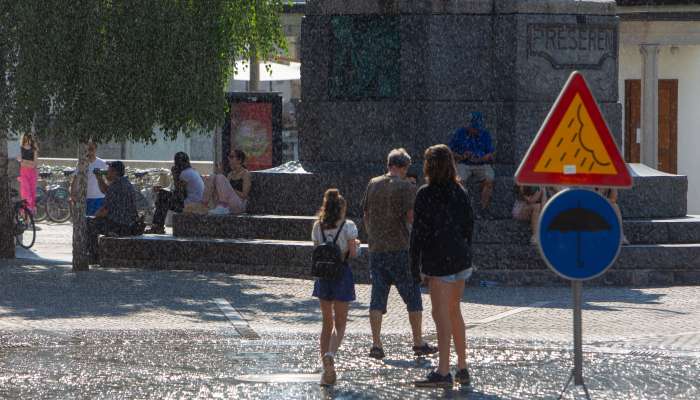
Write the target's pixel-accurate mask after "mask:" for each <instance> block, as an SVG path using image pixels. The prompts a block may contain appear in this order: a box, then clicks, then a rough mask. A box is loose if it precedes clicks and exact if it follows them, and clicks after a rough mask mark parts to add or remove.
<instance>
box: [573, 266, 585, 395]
mask: <svg viewBox="0 0 700 400" xmlns="http://www.w3.org/2000/svg"><path fill="white" fill-rule="evenodd" d="M582 286H583V284H582V283H581V281H579V280H574V281H572V282H571V288H572V289H573V290H572V293H573V297H574V298H573V300H574V385H576V386H581V385H583V384H584V383H583V333H582V326H583V323H582V321H581V287H582Z"/></svg>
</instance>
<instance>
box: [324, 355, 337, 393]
mask: <svg viewBox="0 0 700 400" xmlns="http://www.w3.org/2000/svg"><path fill="white" fill-rule="evenodd" d="M321 362H322V363H323V374H322V375H321V385H323V386H327V385H333V384H335V381H336V374H335V363H334V362H333V356H331V355H325V356H323V358H321Z"/></svg>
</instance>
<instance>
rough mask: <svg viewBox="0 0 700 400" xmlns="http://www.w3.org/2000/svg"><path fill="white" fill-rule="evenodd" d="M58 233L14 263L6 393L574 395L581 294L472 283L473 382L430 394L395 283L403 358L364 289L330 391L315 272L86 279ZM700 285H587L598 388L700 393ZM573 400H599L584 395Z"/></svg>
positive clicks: (121, 274)
mask: <svg viewBox="0 0 700 400" xmlns="http://www.w3.org/2000/svg"><path fill="white" fill-rule="evenodd" d="M64 228H65V229H69V227H68V228H66V227H65V226H64ZM51 232H52V231H51V228H48V226H46V227H45V228H44V229H43V230H42V231H41V232H39V234H40V236H39V238H40V242H39V243H38V244H37V248H36V250H37V251H36V256H34V259H32V260H26V259H25V260H16V261H12V262H2V263H3V264H4V265H2V266H0V398H3V399H4V398H67V397H69V398H241V399H247V398H251V399H253V398H265V399H278V398H339V399H340V398H342V399H346V398H353V399H354V398H363V399H364V398H435V397H445V398H469V399H501V398H503V399H522V398H542V399H547V398H557V397H558V395H559V392H560V391H561V389H562V388H563V386H564V383H565V382H566V379H567V377H568V372H569V369H570V366H571V352H570V347H571V335H572V333H571V323H572V322H571V310H570V291H569V290H568V289H567V288H502V287H489V288H482V287H476V288H469V289H468V290H467V291H466V292H465V295H464V301H463V303H462V304H463V313H464V316H465V319H466V320H467V321H468V324H469V327H468V329H467V336H468V340H469V347H470V352H469V362H470V364H471V367H470V368H471V370H472V374H473V376H474V386H473V389H472V390H471V391H465V390H461V389H458V388H455V390H454V391H437V390H416V389H415V388H413V386H412V385H411V382H412V381H413V380H414V379H418V378H421V377H422V376H424V375H425V374H426V373H427V371H428V370H429V369H430V368H431V367H432V366H433V365H435V363H436V362H437V359H436V358H435V357H429V358H427V359H415V358H414V357H412V354H410V352H409V351H408V350H409V345H410V334H409V332H410V329H409V325H408V322H407V320H406V313H405V311H404V310H405V309H404V306H403V305H402V303H401V300H400V298H399V297H398V295H397V294H396V292H395V291H392V294H391V297H390V303H389V314H388V315H387V316H386V318H385V323H384V333H385V335H386V339H385V346H386V351H387V359H386V360H384V361H382V362H380V361H375V360H372V359H369V358H367V357H366V356H365V354H366V352H367V351H368V347H369V345H370V343H371V339H370V338H371V336H370V330H369V322H368V318H367V309H368V305H369V293H370V291H369V287H368V286H367V285H358V286H357V296H358V301H357V302H355V303H354V304H353V305H352V308H351V312H350V321H349V326H348V329H347V331H348V338H347V340H346V342H345V343H344V345H343V347H342V348H341V351H340V353H339V355H338V370H339V377H340V381H339V384H338V385H336V387H335V388H332V389H330V390H324V389H321V388H319V386H318V385H317V381H318V378H319V375H318V373H319V370H318V361H317V355H316V351H317V350H316V346H317V340H318V330H319V328H320V314H319V310H318V305H317V301H316V300H315V299H313V298H312V297H311V296H310V293H311V290H312V282H311V281H305V280H295V279H282V278H267V277H253V276H243V275H226V274H217V273H201V272H193V271H144V270H132V269H125V270H110V269H102V268H95V269H93V270H91V271H89V272H82V273H73V272H72V271H71V270H70V267H69V266H68V265H66V263H65V262H61V261H60V260H56V261H53V262H47V259H54V260H55V259H56V254H59V253H60V252H59V251H56V250H55V249H54V250H53V251H52V252H50V251H48V250H50V249H51V248H52V246H54V247H56V246H58V245H57V244H55V243H54V244H53V245H52V244H51V242H49V244H46V243H42V240H45V238H51V237H52V235H55V237H56V240H57V241H58V242H60V241H61V240H59V239H58V237H61V234H59V233H56V232H53V233H51ZM62 237H64V238H65V236H62ZM52 240H53V239H52ZM63 240H65V239H63ZM47 241H48V240H47ZM42 246H45V247H42ZM64 246H65V244H64ZM47 249H48V250H47ZM59 250H60V249H59ZM64 254H68V252H66V253H64ZM38 258H42V259H43V260H40V259H38ZM699 294H700V288H697V287H672V288H645V289H635V288H595V287H585V289H584V301H585V305H584V314H583V320H584V352H585V354H584V368H585V369H584V372H585V376H586V377H587V383H588V387H589V389H590V391H591V396H592V398H594V399H630V398H635V399H693V398H698V396H700V384H699V383H698V382H699V381H700V379H698V377H699V376H700V375H698V372H697V371H698V370H699V368H700V307H699V306H700V296H699ZM424 303H425V309H426V310H425V311H426V312H425V317H426V318H425V323H424V329H425V332H426V335H427V336H428V337H429V338H430V340H431V341H434V325H433V324H432V321H431V318H430V317H429V316H430V302H429V296H428V295H427V294H426V295H424ZM565 398H583V397H582V392H581V391H580V389H579V390H578V391H576V390H572V391H569V392H567V396H566V397H565Z"/></svg>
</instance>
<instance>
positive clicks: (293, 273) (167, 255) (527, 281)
mask: <svg viewBox="0 0 700 400" xmlns="http://www.w3.org/2000/svg"><path fill="white" fill-rule="evenodd" d="M363 249H364V250H365V251H363V253H362V255H361V257H359V258H358V259H355V260H352V262H351V265H352V267H353V271H354V274H355V279H356V281H357V282H360V283H367V282H368V281H369V273H368V266H367V264H368V259H367V252H366V247H365V246H363ZM312 250H313V244H312V243H311V242H310V241H283V240H264V239H213V238H178V237H172V236H166V235H146V236H139V237H128V238H112V237H101V238H100V254H101V264H102V265H103V266H105V267H136V268H157V269H192V270H203V271H218V272H227V273H235V274H251V275H270V276H280V277H295V278H310V276H309V269H310V267H309V264H310V260H311V252H312ZM473 257H474V265H475V266H476V267H477V273H476V274H475V277H474V279H473V280H472V282H478V281H479V280H481V279H485V280H492V281H496V282H500V283H502V284H505V285H511V286H519V285H551V284H557V285H561V284H566V282H565V281H563V280H562V279H560V278H559V277H558V276H557V275H555V274H554V273H553V272H551V271H550V270H549V269H548V268H547V267H546V266H545V265H544V262H543V261H542V259H541V257H540V255H539V253H538V251H537V249H536V247H535V246H530V245H518V244H478V245H475V246H473ZM592 283H593V284H599V285H634V286H647V285H652V286H654V285H674V284H700V244H674V245H632V246H624V247H623V248H622V251H621V254H620V258H619V259H618V261H617V262H616V264H615V266H613V268H611V270H610V271H608V272H607V273H606V274H605V275H603V276H602V277H601V278H598V279H596V280H595V281H593V282H592Z"/></svg>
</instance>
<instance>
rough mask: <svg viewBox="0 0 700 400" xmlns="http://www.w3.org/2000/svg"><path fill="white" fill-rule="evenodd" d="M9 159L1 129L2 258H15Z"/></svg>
mask: <svg viewBox="0 0 700 400" xmlns="http://www.w3.org/2000/svg"><path fill="white" fill-rule="evenodd" d="M8 161H9V160H8V159H7V136H6V132H5V131H0V258H15V237H14V235H13V234H12V233H13V231H14V221H13V220H12V201H11V199H10V177H9V176H8V174H7V172H8V171H7V166H8Z"/></svg>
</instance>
